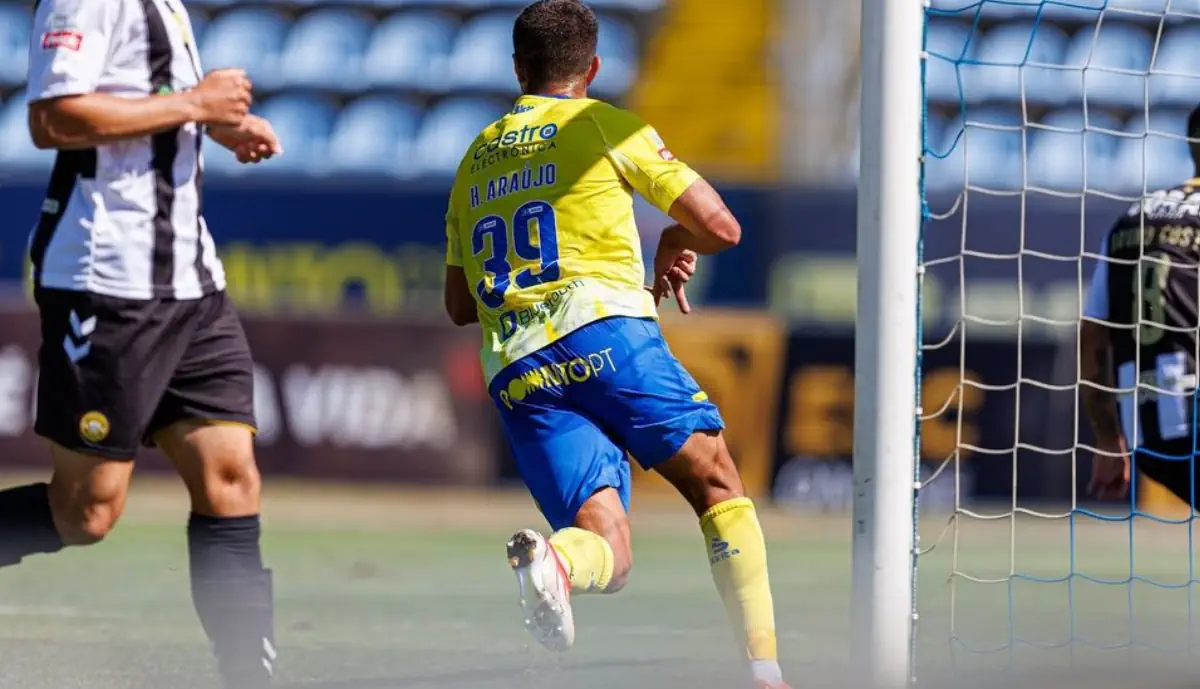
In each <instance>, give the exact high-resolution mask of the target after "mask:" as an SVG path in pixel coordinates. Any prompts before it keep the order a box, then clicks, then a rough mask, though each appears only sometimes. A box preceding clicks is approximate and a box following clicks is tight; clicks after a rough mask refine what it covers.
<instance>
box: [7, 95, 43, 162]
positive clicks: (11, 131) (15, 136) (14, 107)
mask: <svg viewBox="0 0 1200 689" xmlns="http://www.w3.org/2000/svg"><path fill="white" fill-rule="evenodd" d="M28 121H29V120H28V117H27V110H26V107H25V93H24V92H23V91H18V92H17V93H14V94H13V95H12V97H11V98H9V99H8V101H6V102H5V103H4V104H3V105H0V167H3V168H5V169H7V170H16V171H20V172H30V173H32V172H42V171H45V172H47V173H48V172H49V171H50V168H51V166H52V165H53V164H54V151H40V150H38V149H37V148H35V147H34V145H33V140H32V139H30V138H29V124H28Z"/></svg>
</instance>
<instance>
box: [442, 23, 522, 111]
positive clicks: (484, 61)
mask: <svg viewBox="0 0 1200 689" xmlns="http://www.w3.org/2000/svg"><path fill="white" fill-rule="evenodd" d="M514 17H515V12H510V11H505V10H501V11H495V12H488V13H487V14H483V15H480V16H478V17H476V18H474V19H472V20H471V21H469V22H467V23H466V25H464V26H463V28H462V30H461V31H459V33H458V37H457V38H456V39H455V41H454V49H453V51H452V52H451V54H450V65H449V74H448V77H449V82H450V83H449V84H448V85H449V86H450V87H451V88H460V89H471V90H478V91H491V92H500V93H516V92H517V90H518V88H517V78H516V76H514V75H513V69H512V25H513V18H514Z"/></svg>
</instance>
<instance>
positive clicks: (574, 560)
mask: <svg viewBox="0 0 1200 689" xmlns="http://www.w3.org/2000/svg"><path fill="white" fill-rule="evenodd" d="M550 543H551V544H552V545H554V547H555V549H556V550H558V552H559V554H560V555H561V556H562V557H563V560H564V561H565V562H566V563H567V570H568V573H569V576H570V578H571V586H572V591H573V592H575V593H616V592H618V591H620V590H621V589H623V588H625V584H626V583H627V582H628V581H629V571H630V570H631V569H632V568H633V547H632V544H631V540H630V528H629V515H628V514H626V513H625V506H624V504H622V502H621V496H620V494H619V493H618V492H617V490H616V489H614V488H602V489H600V490H599V491H596V493H594V494H593V495H592V496H591V497H590V498H588V500H587V502H585V503H584V504H583V507H581V508H580V509H579V512H578V513H577V514H576V515H575V524H574V526H572V527H568V528H566V529H561V530H559V531H557V532H556V533H555V534H554V535H553V536H551V537H550Z"/></svg>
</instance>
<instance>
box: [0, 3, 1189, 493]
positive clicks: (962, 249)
mask: <svg viewBox="0 0 1200 689" xmlns="http://www.w3.org/2000/svg"><path fill="white" fill-rule="evenodd" d="M524 4H525V2H524V0H337V1H336V2H333V1H311V0H309V1H302V0H260V1H251V2H228V1H225V0H194V1H192V2H189V3H188V7H189V11H190V12H191V16H192V23H193V26H194V29H195V34H196V40H197V42H198V45H199V46H200V52H201V56H202V59H203V60H204V63H205V65H206V66H207V67H208V68H216V67H224V66H241V67H245V68H246V69H247V70H248V71H249V72H250V74H251V76H252V77H253V80H254V83H255V85H256V93H255V96H256V101H257V102H256V105H255V107H256V110H257V111H258V112H259V113H260V114H262V115H264V116H266V117H267V118H268V119H270V120H271V122H272V123H274V125H275V127H276V129H277V130H278V132H279V134H280V136H281V138H282V140H283V141H284V142H285V145H286V148H287V154H286V155H285V156H283V157H282V158H279V159H276V160H272V161H270V162H268V163H266V164H264V165H260V166H250V167H240V166H238V165H237V164H236V162H235V161H234V160H233V158H232V156H231V155H230V154H229V153H228V152H226V151H224V150H223V149H220V148H219V147H217V146H208V147H207V164H208V170H209V171H210V174H209V175H207V176H206V186H207V188H208V194H207V196H206V215H207V216H208V220H209V224H210V225H211V226H212V228H213V231H214V234H215V235H216V237H217V239H218V241H219V243H220V244H221V248H222V251H223V256H224V260H225V264H226V269H227V271H228V273H229V280H230V288H229V289H230V292H231V294H233V296H234V297H235V299H236V301H237V303H238V305H239V307H240V308H241V310H242V311H243V313H245V314H246V315H247V317H248V319H249V325H248V327H249V329H250V332H251V336H252V339H253V340H254V345H255V351H256V352H257V354H258V356H259V357H260V382H261V385H260V391H261V395H260V397H261V399H260V417H261V419H262V423H263V435H262V437H261V438H260V441H261V445H262V452H263V458H264V463H265V464H266V466H267V467H268V468H269V469H270V470H271V471H273V472H280V473H284V474H303V475H312V476H319V477H326V476H328V477H341V478H367V477H369V478H371V479H377V478H387V479H389V480H397V481H423V482H430V481H433V482H447V483H453V484H460V483H466V484H471V485H496V484H503V483H506V482H509V481H511V480H512V479H513V478H514V477H513V475H512V466H511V463H510V462H508V461H507V460H506V459H505V456H504V455H505V453H504V450H503V449H502V444H501V443H500V441H499V439H498V437H497V435H496V428H495V424H494V422H493V421H494V419H493V416H492V414H491V412H490V410H489V409H488V401H487V399H486V397H485V395H484V394H483V389H482V386H481V385H480V383H479V379H478V373H477V366H476V365H475V364H474V354H473V350H474V348H475V345H476V341H475V338H476V334H475V333H474V332H470V331H458V330H455V329H454V328H452V327H450V326H449V325H448V324H447V323H445V319H444V317H443V315H442V313H441V280H442V258H441V257H442V255H443V242H444V235H443V224H442V216H443V213H444V212H445V203H446V193H447V190H448V187H449V182H450V177H451V175H452V173H453V170H454V168H455V166H456V165H457V162H458V160H459V158H460V156H461V154H462V151H463V150H465V148H466V146H467V145H468V144H469V142H470V140H471V139H472V138H473V137H474V135H475V134H476V133H477V132H478V131H479V129H480V128H481V127H483V126H484V125H485V124H487V123H489V122H490V121H492V120H493V119H494V118H496V117H498V116H499V115H500V114H502V113H503V112H505V111H506V109H507V108H508V107H509V103H510V102H511V100H512V98H513V97H514V95H515V94H516V88H517V86H516V83H515V79H514V78H513V76H512V72H511V60H510V55H511V24H512V20H513V18H514V17H515V15H516V13H517V12H518V11H519V10H520V8H521V7H522V6H523V5H524ZM592 4H593V6H594V7H595V9H596V10H597V12H598V13H599V14H600V16H601V34H600V44H599V52H600V55H601V57H602V58H603V60H604V68H603V70H602V71H601V75H600V78H599V79H598V80H597V82H596V84H595V87H594V89H593V90H594V94H595V95H596V96H597V97H600V98H604V99H608V100H611V101H613V102H616V103H618V104H620V105H622V106H625V107H628V108H631V109H633V110H635V111H636V112H638V113H639V114H641V115H642V116H643V117H644V118H645V119H647V120H648V121H649V122H651V123H653V124H655V125H656V126H657V127H658V128H659V130H660V132H661V133H662V135H663V136H664V138H665V139H666V140H667V141H668V142H669V144H670V145H671V147H672V149H673V150H675V151H676V152H677V154H678V155H679V156H680V157H681V158H682V159H684V160H686V161H688V162H689V163H691V164H692V165H693V166H694V167H696V168H697V169H698V170H700V171H701V172H702V173H703V174H705V175H706V176H708V177H710V178H711V179H712V180H714V181H715V182H716V183H717V185H718V186H719V188H720V189H721V191H722V192H723V194H724V195H725V198H726V200H727V202H728V204H729V206H730V207H731V208H732V209H733V211H734V212H735V213H736V214H737V216H738V217H739V218H740V219H741V221H742V224H743V225H744V226H745V228H746V233H745V234H746V237H745V240H744V242H743V244H742V245H741V246H740V247H739V248H738V249H737V250H736V251H733V252H730V253H728V254H726V255H722V256H719V257H716V258H714V259H710V260H707V261H706V262H705V264H704V265H703V267H702V270H701V273H700V276H699V281H698V282H697V283H695V288H694V289H693V299H694V300H695V301H696V302H698V303H700V304H701V305H703V310H702V311H701V312H700V313H699V315H698V316H697V317H696V318H693V319H690V320H689V319H678V320H671V321H670V327H671V329H672V338H673V342H674V346H675V347H676V348H677V349H680V350H681V351H682V352H683V354H684V356H685V358H686V359H689V361H688V363H689V365H690V366H691V367H692V368H693V369H694V370H695V371H696V372H697V375H698V376H699V377H701V378H702V379H704V384H705V386H706V387H707V388H709V389H712V390H714V392H715V394H717V396H718V397H719V398H720V400H721V403H722V405H723V407H724V408H725V409H726V411H727V414H729V415H730V416H731V418H732V419H733V423H732V425H733V431H732V432H733V433H734V434H735V435H736V440H737V442H738V444H739V448H738V449H739V452H738V457H739V460H740V461H742V462H744V463H745V464H746V469H747V471H748V472H750V474H751V475H752V476H753V477H755V483H754V486H753V487H754V489H755V490H756V492H758V493H760V494H762V495H770V494H774V495H775V497H777V498H778V499H780V500H781V501H783V502H785V503H788V504H797V505H803V506H806V507H817V508H820V509H834V510H840V509H842V508H844V507H845V506H846V504H847V503H846V501H847V499H848V495H849V493H848V490H847V488H848V483H847V482H848V478H847V476H848V475H847V465H846V458H847V457H848V456H849V453H850V450H851V445H852V432H851V423H850V421H851V408H852V402H853V400H852V399H851V397H852V396H851V392H850V390H851V388H852V386H851V385H850V383H849V381H850V380H851V370H850V366H851V362H852V354H851V352H852V345H853V337H852V336H853V333H852V324H853V316H854V284H855V282H854V280H855V278H854V258H853V249H854V187H855V176H856V166H857V156H858V145H857V138H858V124H857V123H858V113H857V100H858V91H859V82H858V79H859V78H858V70H859V59H858V41H859V24H860V22H859V12H860V8H859V3H858V2H828V1H825V0H744V1H742V2H738V3H735V4H731V3H726V2H722V1H720V0H596V1H595V2H593V3H592ZM1089 4H1090V5H1093V6H1094V8H1093V9H1084V8H1085V7H1086V6H1087V5H1089ZM1076 5H1078V6H1076ZM1104 5H1105V3H1102V2H1099V1H1098V0H1079V2H1078V3H1071V4H1053V3H1052V4H1043V3H1040V2H1037V1H1035V0H1028V1H1027V2H1025V1H1022V2H1005V3H998V2H983V3H967V2H965V1H964V0H940V1H939V2H934V3H933V7H932V9H931V10H930V16H929V22H928V29H927V45H928V51H929V59H928V63H927V79H926V92H927V96H928V119H927V126H926V131H925V140H926V148H927V151H928V155H927V162H928V164H927V166H926V173H925V174H926V186H927V206H928V212H929V215H930V220H929V221H928V223H927V226H926V246H925V256H926V260H927V262H928V264H929V266H928V272H927V275H926V280H925V286H924V287H925V301H924V321H925V324H926V333H925V334H926V339H927V341H928V342H929V343H930V345H931V348H930V350H929V351H927V353H926V363H925V372H924V388H925V390H924V392H925V407H926V409H927V410H937V409H940V410H941V411H940V412H939V413H938V414H935V415H933V416H931V417H930V418H929V419H927V422H926V428H925V431H924V447H923V459H925V460H926V461H927V462H929V463H930V464H931V466H938V465H940V464H942V463H944V462H946V461H947V460H964V461H962V462H961V463H960V466H959V468H960V469H961V472H960V476H959V479H960V481H962V482H963V483H962V485H963V486H965V487H964V488H963V490H962V491H960V493H961V494H962V495H963V496H964V497H966V496H973V497H981V498H992V499H1000V500H1009V499H1010V498H1011V497H1012V485H1013V484H1014V476H1013V475H1014V472H1015V473H1016V474H1018V479H1017V480H1015V483H1016V485H1017V488H1018V491H1019V493H1020V496H1021V497H1022V498H1026V499H1029V500H1042V499H1048V500H1062V499H1070V497H1071V495H1072V492H1071V491H1072V486H1073V485H1074V484H1075V483H1077V482H1078V481H1082V480H1083V477H1078V476H1076V472H1075V462H1074V461H1073V460H1074V448H1075V446H1076V444H1077V442H1078V441H1080V439H1079V438H1077V437H1076V418H1075V413H1076V405H1075V399H1074V397H1075V395H1074V392H1073V390H1069V389H1059V390H1057V391H1054V390H1051V389H1050V388H1049V387H1047V385H1059V386H1060V388H1061V386H1062V385H1064V384H1066V385H1067V386H1068V387H1069V385H1070V384H1071V383H1073V382H1074V381H1075V379H1076V374H1075V363H1074V357H1073V354H1072V349H1073V338H1074V335H1075V328H1076V319H1077V315H1078V313H1079V296H1080V292H1081V287H1082V285H1083V284H1084V283H1085V282H1086V279H1087V276H1088V275H1089V274H1090V270H1091V261H1090V259H1088V258H1087V254H1088V252H1090V251H1095V250H1096V249H1097V247H1098V245H1099V234H1100V233H1102V232H1103V231H1104V230H1106V229H1107V227H1108V226H1109V224H1110V223H1111V222H1112V219H1113V218H1115V217H1116V214H1118V213H1119V212H1120V211H1121V210H1123V209H1124V207H1125V206H1124V202H1123V201H1121V200H1120V199H1123V198H1131V197H1132V196H1136V195H1139V194H1140V193H1141V192H1142V190H1143V187H1145V188H1149V189H1154V188H1157V187H1158V186H1163V185H1168V186H1169V185H1172V184H1175V183H1178V182H1179V181H1180V180H1183V179H1186V178H1187V177H1189V176H1190V174H1191V166H1190V163H1189V160H1188V157H1187V147H1186V143H1185V141H1184V139H1183V126H1184V122H1185V119H1186V116H1187V112H1188V110H1189V109H1190V108H1191V107H1192V106H1194V105H1195V103H1196V101H1197V93H1198V92H1200V89H1198V88H1197V86H1198V85H1200V75H1198V74H1197V72H1200V68H1197V67H1196V65H1197V64H1200V25H1198V24H1197V22H1196V21H1195V16H1196V14H1189V12H1191V13H1197V14H1200V0H1176V1H1174V2H1171V3H1167V2H1166V0H1113V1H1112V2H1109V3H1107V7H1106V8H1105V9H1104V10H1103V11H1101V9H1100V8H1101V7H1102V6H1104ZM29 31H30V8H29V6H28V3H27V2H17V1H13V0H0V207H2V208H4V215H3V218H4V219H3V223H4V232H3V233H0V284H3V285H5V287H4V288H3V291H2V292H0V293H2V294H7V295H8V301H9V302H10V304H15V305H17V307H20V306H21V305H22V304H23V303H24V300H25V296H24V293H25V291H24V289H23V288H22V277H23V273H24V269H25V261H24V249H25V241H26V236H27V228H28V227H29V226H30V225H31V224H32V222H33V220H34V217H35V215H36V213H37V209H38V207H39V199H40V198H41V195H42V193H43V189H44V185H45V183H46V179H47V175H48V169H49V165H50V161H51V159H52V155H53V154H52V153H50V152H44V151H37V150H35V149H34V148H33V147H32V145H31V143H30V141H29V136H28V133H27V130H26V124H25V106H24V102H23V100H22V97H23V94H22V84H23V80H24V77H25V68H26V64H27V54H26V53H27V47H26V46H27V45H28V40H29ZM698 46H703V49H700V48H698ZM1152 60H1153V69H1151V67H1152V62H1151V61H1152ZM638 220H639V225H640V227H641V228H642V230H643V234H644V242H645V244H646V246H647V249H650V248H651V247H653V246H654V242H655V241H656V239H657V233H658V231H659V230H660V229H661V228H662V227H663V226H665V225H666V220H667V219H666V218H665V217H663V216H662V215H661V214H659V213H657V212H656V211H655V210H653V209H652V208H650V207H649V206H648V205H646V204H641V205H640V206H639V212H638ZM646 254H647V256H649V255H651V254H652V251H649V250H648V251H647V252H646ZM17 310H18V311H19V310H20V308H18V309H17ZM725 315H729V316H730V323H731V324H732V325H730V326H729V327H728V328H725V327H724V326H722V325H720V324H721V323H723V322H724V321H722V320H721V318H723V317H724V316H725ZM6 318H12V319H16V320H13V321H12V326H11V327H3V328H0V333H3V337H5V338H7V339H8V340H9V342H8V343H7V344H5V345H4V348H3V349H0V365H2V366H8V367H11V369H5V370H13V371H23V372H24V374H23V375H12V376H3V377H2V378H3V380H4V381H6V382H5V383H4V385H6V386H8V389H7V390H5V391H4V392H5V393H6V394H3V395H0V399H7V400H10V405H9V406H7V407H2V408H0V438H3V439H4V440H0V447H3V448H5V450H4V451H0V457H3V458H5V459H4V460H3V461H14V460H17V459H18V458H22V459H24V460H27V461H32V462H35V463H36V462H41V456H40V452H39V451H38V450H37V445H36V443H34V442H33V441H32V438H31V437H30V435H29V432H28V429H29V425H30V414H29V411H28V406H27V405H26V404H24V403H23V400H25V399H27V398H28V397H29V396H30V395H31V392H32V381H33V379H34V378H33V376H34V371H33V370H32V366H33V360H34V359H33V355H34V353H35V350H34V342H35V340H34V338H35V335H36V333H35V329H34V328H32V327H31V323H32V321H31V320H29V319H30V318H31V316H29V315H28V314H25V315H20V314H13V315H11V316H6ZM347 319H350V320H352V321H353V324H347V323H345V321H346V320H347ZM746 322H750V323H753V326H750V327H747V326H745V325H744V323H746ZM355 328H357V329H363V330H364V332H368V333H369V336H364V337H354V336H351V335H350V333H351V332H352V329H355ZM298 333H303V334H304V336H303V337H297V334H298ZM718 333H719V334H720V337H724V338H726V339H725V340H722V341H721V342H720V343H719V344H714V343H713V342H712V341H711V338H714V337H718V335H717V334H718ZM693 343H694V344H693ZM1018 343H1019V345H1020V346H1018ZM692 350H694V352H693V351H692ZM897 365H898V366H907V365H908V364H907V362H897ZM749 381H753V383H752V384H751V383H750V382H749ZM963 381H966V382H965V384H964V383H963ZM973 382H977V383H980V384H981V385H974V384H973ZM1039 383H1044V384H1047V385H1039ZM1029 415H1032V416H1029ZM743 416H744V417H745V418H746V419H747V420H746V422H744V423H742V422H739V418H740V417H743ZM1024 418H1036V419H1038V420H1039V422H1038V423H1036V424H1035V423H1018V421H1019V420H1021V419H1024ZM9 447H11V448H12V449H11V451H10V450H8V449H7V448H9ZM1042 450H1046V451H1047V452H1042ZM1030 453H1032V456H1030V457H1028V458H1027V455H1029V454H1030ZM968 458H969V461H967V460H968ZM942 493H943V492H942V491H938V490H933V489H931V490H930V491H929V492H928V494H927V496H926V500H927V502H926V504H933V505H937V504H940V503H941V502H943V498H944V497H945V496H944V495H943V494H942Z"/></svg>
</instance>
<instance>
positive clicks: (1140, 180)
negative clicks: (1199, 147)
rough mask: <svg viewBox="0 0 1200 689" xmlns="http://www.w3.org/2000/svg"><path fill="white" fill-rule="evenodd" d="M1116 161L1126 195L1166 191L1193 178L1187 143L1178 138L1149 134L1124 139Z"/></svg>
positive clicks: (1193, 173)
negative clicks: (1143, 136)
mask: <svg viewBox="0 0 1200 689" xmlns="http://www.w3.org/2000/svg"><path fill="white" fill-rule="evenodd" d="M1116 161H1117V172H1118V173H1119V174H1120V175H1121V176H1122V179H1123V184H1122V188H1123V189H1125V190H1126V192H1127V193H1138V192H1142V191H1155V190H1157V189H1166V188H1168V187H1173V186H1175V185H1177V184H1181V183H1182V182H1184V181H1185V180H1187V179H1190V178H1192V177H1194V176H1195V168H1194V166H1193V165H1192V159H1191V155H1190V154H1189V152H1188V146H1187V142H1186V141H1185V140H1184V139H1183V138H1182V137H1178V136H1165V135H1163V134H1157V133H1153V132H1152V133H1150V134H1148V135H1147V136H1146V137H1145V138H1144V139H1142V138H1138V139H1129V140H1126V141H1125V142H1124V144H1122V146H1121V150H1120V151H1119V152H1118V154H1117V158H1116Z"/></svg>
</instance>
